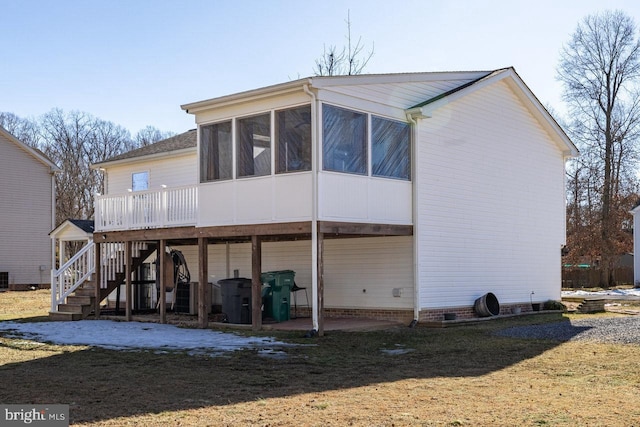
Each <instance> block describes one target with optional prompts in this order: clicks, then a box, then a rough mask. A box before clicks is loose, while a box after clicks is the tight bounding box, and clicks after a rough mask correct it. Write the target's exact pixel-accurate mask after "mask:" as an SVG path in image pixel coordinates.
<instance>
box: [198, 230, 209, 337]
mask: <svg viewBox="0 0 640 427" xmlns="http://www.w3.org/2000/svg"><path fill="white" fill-rule="evenodd" d="M208 244H209V242H208V240H207V239H206V238H204V237H198V326H199V327H200V328H202V329H204V328H206V327H207V326H208V323H209V307H207V288H208V287H209V280H208V277H209V251H208V249H209V248H208Z"/></svg>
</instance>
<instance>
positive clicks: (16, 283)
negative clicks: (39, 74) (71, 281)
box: [0, 127, 59, 290]
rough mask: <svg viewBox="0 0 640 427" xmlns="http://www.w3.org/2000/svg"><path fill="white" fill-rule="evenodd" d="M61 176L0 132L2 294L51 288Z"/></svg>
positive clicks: (44, 160) (43, 158)
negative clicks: (57, 181)
mask: <svg viewBox="0 0 640 427" xmlns="http://www.w3.org/2000/svg"><path fill="white" fill-rule="evenodd" d="M58 170H59V169H58V167H57V166H56V165H55V164H54V163H53V162H51V160H49V159H48V158H47V157H46V156H45V155H44V154H42V153H41V152H39V151H38V150H35V149H33V148H31V147H29V146H27V145H26V144H24V143H22V142H21V141H19V140H18V139H17V138H15V137H14V136H13V135H11V134H10V133H9V132H7V131H6V130H5V129H4V128H2V127H0V183H2V185H0V200H2V208H1V209H0V289H3V288H4V289H14V290H21V289H29V288H31V287H49V284H50V282H51V281H50V274H49V272H50V270H51V243H50V239H49V232H50V231H51V230H52V229H53V228H54V227H55V180H54V174H55V173H56V171H58Z"/></svg>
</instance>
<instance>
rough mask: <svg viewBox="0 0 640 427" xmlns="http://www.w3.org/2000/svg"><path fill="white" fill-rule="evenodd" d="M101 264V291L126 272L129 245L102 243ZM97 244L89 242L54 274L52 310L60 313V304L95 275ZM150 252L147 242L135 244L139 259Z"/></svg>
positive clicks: (133, 254) (53, 272) (133, 247)
mask: <svg viewBox="0 0 640 427" xmlns="http://www.w3.org/2000/svg"><path fill="white" fill-rule="evenodd" d="M99 244H100V245H101V246H100V249H101V250H100V265H101V271H102V274H101V276H102V277H100V283H99V285H98V286H100V288H101V289H106V288H107V287H108V282H109V281H113V280H116V275H117V274H119V273H124V271H125V263H126V260H125V251H124V248H125V243H124V242H110V243H99ZM95 245H96V243H94V242H93V241H89V243H88V244H86V245H85V246H84V247H83V248H82V249H80V251H78V253H77V254H75V255H74V256H73V257H72V258H71V259H70V260H69V261H67V262H65V263H64V264H63V265H62V267H60V268H59V269H57V270H55V269H54V270H52V271H51V311H57V310H58V304H64V302H65V301H66V298H67V297H68V296H69V295H71V293H73V292H74V291H75V290H76V289H78V287H80V285H82V284H83V283H84V282H85V281H87V280H89V279H90V278H91V275H92V274H93V273H95V271H96V268H95V257H96V255H95ZM145 249H147V243H146V242H132V245H131V256H132V257H133V258H137V257H139V256H140V253H141V251H143V250H145Z"/></svg>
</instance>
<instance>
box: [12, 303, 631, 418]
mask: <svg viewBox="0 0 640 427" xmlns="http://www.w3.org/2000/svg"><path fill="white" fill-rule="evenodd" d="M48 298H49V295H48V293H47V292H46V291H34V292H5V293H0V320H7V319H18V318H26V319H28V318H33V317H36V316H44V315H45V314H46V311H47V306H48ZM31 320H33V319H31ZM35 320H41V318H40V317H37V318H36V319H35ZM546 321H566V317H564V316H560V315H558V314H555V315H537V316H522V317H519V318H511V319H501V320H495V321H491V322H482V323H481V324H475V325H470V326H464V327H457V328H447V329H426V328H416V329H409V328H398V329H394V330H387V331H378V332H361V333H353V332H349V333H341V332H331V333H327V335H326V336H325V337H322V338H313V339H303V338H300V335H301V334H300V333H269V335H271V336H276V337H277V338H279V339H284V340H288V341H291V342H297V343H301V344H314V345H311V346H309V345H306V346H298V347H293V348H291V349H287V350H286V351H287V354H288V356H287V357H286V358H284V359H271V358H265V357H263V356H260V355H258V354H257V353H256V352H254V351H241V352H236V353H234V354H233V355H231V356H229V357H219V358H207V357H194V356H189V355H186V354H182V353H180V352H174V353H169V354H154V353H152V352H124V351H123V352H118V351H108V350H101V349H91V348H87V347H69V346H57V345H50V344H40V343H35V342H32V341H27V340H23V339H10V338H6V337H1V336H0V384H2V387H0V402H2V403H66V404H69V405H70V416H71V421H72V424H73V425H95V426H126V425H136V426H160V425H164V426H207V425H209V426H348V425H353V426H539V425H549V426H633V425H640V405H638V394H639V392H640V365H639V364H638V363H637V362H638V360H640V346H635V345H613V344H596V343H585V342H568V343H559V342H555V341H543V340H522V339H512V338H504V337H496V336H493V335H492V333H491V332H492V331H494V330H495V329H498V328H504V327H508V326H513V325H516V324H526V323H532V322H546ZM402 349H404V350H407V351H406V352H404V353H402V354H388V353H385V352H383V351H382V350H402Z"/></svg>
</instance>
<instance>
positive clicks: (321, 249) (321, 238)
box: [318, 232, 324, 336]
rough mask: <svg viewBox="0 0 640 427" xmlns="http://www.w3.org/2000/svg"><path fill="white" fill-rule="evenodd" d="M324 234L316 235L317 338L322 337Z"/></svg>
mask: <svg viewBox="0 0 640 427" xmlns="http://www.w3.org/2000/svg"><path fill="white" fill-rule="evenodd" d="M323 258H324V233H320V232H319V233H318V336H324V314H323V312H324V280H323V279H322V277H323V274H324V272H323V269H324V260H323Z"/></svg>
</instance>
